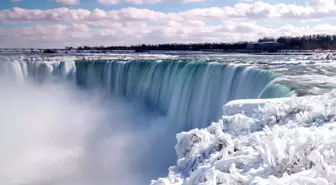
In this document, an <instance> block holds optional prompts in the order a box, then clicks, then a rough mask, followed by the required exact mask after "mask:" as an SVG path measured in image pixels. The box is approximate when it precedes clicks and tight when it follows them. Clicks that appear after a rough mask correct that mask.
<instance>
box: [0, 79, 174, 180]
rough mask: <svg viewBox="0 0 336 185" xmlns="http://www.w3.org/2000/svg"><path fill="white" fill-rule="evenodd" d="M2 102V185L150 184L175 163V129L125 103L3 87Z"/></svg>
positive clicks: (37, 87)
mask: <svg viewBox="0 0 336 185" xmlns="http://www.w3.org/2000/svg"><path fill="white" fill-rule="evenodd" d="M0 102H1V104H0V153H1V154H0V164H1V166H0V182H1V184H6V185H45V184H48V185H107V184H109V185H110V184H121V185H134V184H137V185H141V184H149V183H150V180H151V179H155V178H158V177H159V176H166V175H167V169H168V167H169V166H170V165H172V164H173V163H174V161H175V157H174V156H175V152H174V143H175V130H174V129H173V126H172V125H173V124H172V123H171V122H170V121H169V120H168V119H167V118H166V117H164V116H162V115H160V114H157V113H153V112H148V111H146V109H145V108H143V107H141V106H139V105H135V104H134V103H131V102H126V101H125V100H122V99H120V98H113V97H111V96H106V94H103V93H100V92H99V91H90V92H84V91H82V90H78V89H76V88H75V87H74V86H71V85H64V84H54V83H51V82H50V83H44V84H43V85H41V84H34V83H28V82H27V83H24V84H15V83H3V82H1V84H0Z"/></svg>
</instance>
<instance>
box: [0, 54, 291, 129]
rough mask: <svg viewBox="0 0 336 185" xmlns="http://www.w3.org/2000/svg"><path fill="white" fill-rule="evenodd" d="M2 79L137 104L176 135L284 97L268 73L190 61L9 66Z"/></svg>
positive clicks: (281, 87) (284, 89) (286, 92)
mask: <svg viewBox="0 0 336 185" xmlns="http://www.w3.org/2000/svg"><path fill="white" fill-rule="evenodd" d="M1 65H2V66H1V69H2V72H1V73H2V74H7V75H6V76H12V78H13V76H14V77H15V79H19V80H24V79H26V78H28V79H34V81H38V82H43V81H46V80H58V81H60V80H61V81H69V82H71V83H75V84H76V85H77V86H79V87H81V88H85V89H93V88H95V89H100V90H101V91H104V92H106V93H109V94H111V95H113V96H115V97H123V98H125V99H126V100H128V101H132V102H139V103H140V104H143V105H145V106H146V108H147V109H148V110H150V111H155V112H159V113H160V114H162V115H164V116H167V117H168V118H170V119H171V120H172V121H174V122H175V123H176V124H177V125H178V127H179V128H180V129H183V130H188V129H191V128H196V127H204V126H207V125H208V124H210V123H211V122H212V121H216V120H218V119H219V118H220V116H221V115H222V106H223V105H224V104H225V103H227V102H228V101H230V100H236V99H253V98H278V97H286V96H290V95H292V94H293V92H292V91H291V90H290V89H289V88H288V87H286V86H284V85H280V84H277V83H275V82H274V80H275V79H276V77H277V76H276V75H275V73H273V72H270V71H266V70H261V69H258V68H255V67H251V66H242V65H234V64H225V63H219V62H207V61H193V60H172V59H166V60H126V61H125V60H94V61H74V62H53V63H51V62H49V63H48V62H34V61H33V62H32V61H30V62H10V63H2V64H1Z"/></svg>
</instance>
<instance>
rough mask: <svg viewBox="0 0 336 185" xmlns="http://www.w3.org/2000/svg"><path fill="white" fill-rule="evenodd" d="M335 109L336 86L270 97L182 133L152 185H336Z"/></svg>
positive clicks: (178, 135)
mask: <svg viewBox="0 0 336 185" xmlns="http://www.w3.org/2000/svg"><path fill="white" fill-rule="evenodd" d="M255 105H257V103H256V102H255ZM335 109H336V90H335V91H332V92H330V93H328V94H325V95H323V96H314V97H300V98H297V97H294V98H290V99H283V100H281V101H276V100H274V101H269V102H266V103H264V106H263V107H259V108H257V110H256V111H255V112H254V113H253V114H252V113H251V114H247V115H244V114H235V115H230V116H223V117H222V119H221V120H219V121H218V122H217V123H212V124H211V126H209V127H208V128H205V129H194V130H191V131H189V132H182V133H179V134H177V144H176V146H175V149H176V153H177V156H178V161H177V164H176V166H173V167H170V168H169V174H168V177H166V178H160V179H158V180H153V181H152V182H151V184H152V185H193V184H202V185H213V184H230V185H234V184H242V185H243V184H253V185H257V184H260V185H268V184H272V185H286V184H288V185H289V184H290V185H292V184H297V185H301V184H302V185H304V184H309V185H314V184H316V185H317V184H318V185H327V184H334V183H336V156H335V147H336V124H335V118H336V110H335ZM224 110H225V108H224Z"/></svg>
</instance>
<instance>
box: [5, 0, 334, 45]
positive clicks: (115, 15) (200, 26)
mask: <svg viewBox="0 0 336 185" xmlns="http://www.w3.org/2000/svg"><path fill="white" fill-rule="evenodd" d="M14 1H18V2H14ZM107 1H109V2H111V1H113V2H114V4H108V3H106V2H107ZM335 7H336V6H335V2H334V0H298V1H295V2H294V1H291V0H282V1H281V2H280V1H275V0H263V1H254V0H2V2H1V3H0V22H1V23H0V47H64V46H68V45H73V46H78V45H84V44H85V45H88V44H89V45H130V44H140V43H148V44H154V43H167V42H236V41H241V40H246V41H253V40H257V39H258V38H260V37H264V36H274V37H277V36H282V35H289V36H292V35H304V34H316V33H326V34H334V32H335V31H334V30H336V26H335V25H334V22H335V15H336V8H335Z"/></svg>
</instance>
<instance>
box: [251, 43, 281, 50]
mask: <svg viewBox="0 0 336 185" xmlns="http://www.w3.org/2000/svg"><path fill="white" fill-rule="evenodd" d="M280 47H281V44H280V43H279V42H275V41H261V42H252V43H248V44H247V48H246V49H247V50H248V51H250V52H276V51H278V50H279V49H280Z"/></svg>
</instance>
